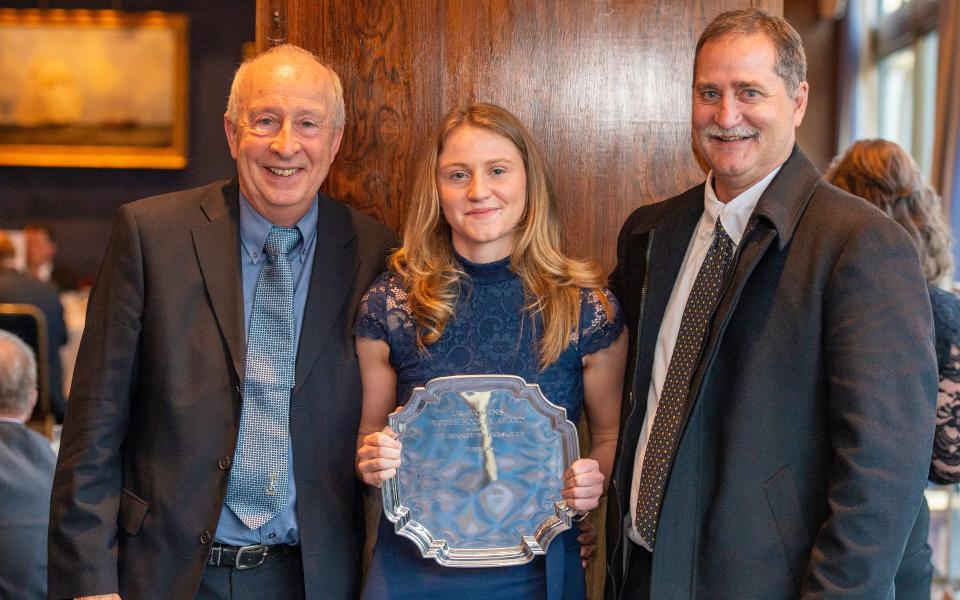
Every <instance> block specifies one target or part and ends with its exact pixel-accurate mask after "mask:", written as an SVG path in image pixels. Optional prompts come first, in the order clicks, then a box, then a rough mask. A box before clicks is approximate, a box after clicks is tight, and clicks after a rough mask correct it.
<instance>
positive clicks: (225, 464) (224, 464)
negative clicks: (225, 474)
mask: <svg viewBox="0 0 960 600" xmlns="http://www.w3.org/2000/svg"><path fill="white" fill-rule="evenodd" d="M217 465H219V466H220V470H221V471H226V470H227V469H229V468H230V457H229V456H221V457H220V460H218V461H217Z"/></svg>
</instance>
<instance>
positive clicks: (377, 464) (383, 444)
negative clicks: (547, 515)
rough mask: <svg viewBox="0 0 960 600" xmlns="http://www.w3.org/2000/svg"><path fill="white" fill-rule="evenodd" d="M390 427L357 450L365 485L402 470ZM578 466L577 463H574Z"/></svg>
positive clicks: (372, 483) (359, 471)
mask: <svg viewBox="0 0 960 600" xmlns="http://www.w3.org/2000/svg"><path fill="white" fill-rule="evenodd" d="M396 438H397V434H396V433H394V432H393V430H391V429H390V428H389V427H386V428H384V430H383V431H378V432H376V433H371V434H369V435H367V436H364V438H363V440H362V441H361V444H360V447H359V448H357V473H359V474H360V478H361V479H363V481H364V483H366V484H368V485H372V486H374V487H380V486H381V485H382V484H383V482H384V481H386V480H388V479H390V478H391V477H394V476H396V474H397V469H399V468H400V449H401V445H400V442H399V441H397V439H396ZM574 464H576V463H574Z"/></svg>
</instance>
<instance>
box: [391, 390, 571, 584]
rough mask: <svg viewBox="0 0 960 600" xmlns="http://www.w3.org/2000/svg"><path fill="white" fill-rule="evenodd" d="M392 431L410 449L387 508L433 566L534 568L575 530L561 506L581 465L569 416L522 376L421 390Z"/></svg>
mask: <svg viewBox="0 0 960 600" xmlns="http://www.w3.org/2000/svg"><path fill="white" fill-rule="evenodd" d="M389 421H390V427H391V429H393V430H394V431H395V432H397V434H398V436H399V438H398V439H399V440H400V441H401V442H402V444H403V450H402V453H401V466H400V469H399V470H398V472H397V476H396V477H394V478H392V479H389V480H387V481H385V482H384V484H383V509H384V514H385V515H386V517H387V519H389V520H390V521H391V522H392V523H393V524H394V529H395V530H396V532H397V533H398V534H400V535H402V536H405V537H407V538H410V539H411V540H413V541H414V543H416V545H417V547H418V548H419V550H420V553H421V554H422V555H423V557H424V558H433V559H434V560H436V561H437V562H438V563H440V564H441V565H445V566H450V567H499V566H507V565H519V564H523V563H526V562H529V561H530V560H532V559H533V557H534V556H536V555H538V554H544V553H545V552H546V550H547V545H548V544H549V543H550V540H552V539H553V538H554V536H556V535H557V534H558V533H560V532H562V531H565V530H567V529H569V528H570V526H571V518H572V517H573V516H574V514H575V511H573V510H572V509H570V508H568V507H567V506H566V504H565V503H564V502H563V501H562V498H561V497H560V490H561V489H562V488H563V472H564V471H565V470H566V468H567V467H568V466H569V465H570V464H571V463H572V462H573V461H575V460H577V458H578V457H579V447H578V444H577V430H576V427H574V425H573V423H571V422H570V421H568V420H567V411H566V410H565V409H564V408H563V407H560V406H557V405H555V404H553V403H551V402H550V401H549V400H547V399H546V397H544V395H543V393H542V392H541V391H540V386H538V385H529V384H527V382H526V381H524V380H523V378H521V377H515V376H513V375H457V376H453V377H439V378H436V379H431V380H430V381H428V382H427V384H426V385H425V386H424V387H418V388H416V389H414V390H413V394H412V395H411V397H410V401H409V402H407V404H406V405H405V406H404V407H403V409H402V410H400V411H399V412H396V413H394V414H392V415H390V419H389Z"/></svg>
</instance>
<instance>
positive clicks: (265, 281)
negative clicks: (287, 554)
mask: <svg viewBox="0 0 960 600" xmlns="http://www.w3.org/2000/svg"><path fill="white" fill-rule="evenodd" d="M299 241H300V230H299V229H296V228H292V227H291V228H283V227H273V228H272V229H271V230H270V233H269V234H268V235H267V243H266V245H265V246H264V252H265V253H266V255H267V259H266V264H264V265H263V268H262V269H260V276H259V278H258V279H257V289H256V292H254V297H253V306H252V310H251V312H250V332H249V334H248V335H247V365H246V373H245V374H244V378H243V407H242V411H241V416H240V432H239V434H238V436H237V449H236V452H235V454H234V461H233V468H232V469H231V471H230V483H229V485H228V487H227V506H229V507H230V509H231V510H232V511H233V512H234V513H235V514H236V515H237V516H238V517H239V518H240V520H241V521H243V523H244V524H245V525H246V526H247V527H249V528H250V529H256V528H258V527H260V526H261V525H263V524H264V523H266V522H267V521H269V520H270V519H272V518H273V517H275V516H277V515H278V514H280V512H281V511H282V510H283V509H284V508H285V507H286V505H287V485H288V481H287V479H288V470H289V465H288V462H289V460H288V457H289V453H290V390H292V389H293V376H294V375H293V374H294V340H293V335H294V331H295V329H294V322H293V270H292V269H291V267H290V258H289V257H288V256H287V254H289V253H290V251H291V250H292V249H293V247H294V246H296V245H297V243H298V242H299Z"/></svg>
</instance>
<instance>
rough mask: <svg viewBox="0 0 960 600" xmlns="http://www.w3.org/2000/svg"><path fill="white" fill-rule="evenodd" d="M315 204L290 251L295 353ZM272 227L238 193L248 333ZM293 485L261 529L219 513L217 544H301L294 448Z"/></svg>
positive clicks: (314, 233) (224, 511)
mask: <svg viewBox="0 0 960 600" xmlns="http://www.w3.org/2000/svg"><path fill="white" fill-rule="evenodd" d="M317 212H318V211H317V200H316V199H314V201H313V203H312V204H311V205H310V209H309V210H308V211H307V214H305V215H304V216H303V218H302V219H300V221H298V222H297V224H296V225H295V227H296V228H297V229H299V230H300V234H301V235H302V236H303V240H302V241H301V242H300V243H299V244H297V245H296V246H294V248H293V250H292V251H291V252H290V266H291V267H292V270H293V318H294V327H295V330H294V340H295V347H294V351H295V352H296V350H297V348H299V346H300V329H301V326H302V325H303V310H304V307H305V306H306V304H307V292H308V290H309V288H310V273H311V272H312V271H313V255H314V252H315V250H316V245H317V244H316V242H317ZM272 226H273V224H272V223H270V221H268V220H267V219H265V218H263V217H262V216H261V215H260V214H259V213H258V212H257V211H255V210H254V209H253V207H252V206H250V202H249V201H248V200H247V199H246V198H245V197H244V196H243V194H242V193H241V194H240V267H241V269H240V270H241V276H242V278H243V322H244V329H245V330H246V329H249V328H250V313H251V311H252V310H253V295H254V292H255V291H256V288H257V278H258V277H259V276H260V269H261V268H262V267H263V265H264V262H265V261H266V254H265V253H264V252H263V246H264V244H265V243H266V241H267V234H268V233H270V228H271V227H272ZM290 448H291V449H290V457H289V461H288V463H289V465H290V473H289V477H288V481H289V482H290V487H289V491H288V493H287V507H286V508H285V509H283V511H282V512H281V513H280V514H278V515H277V516H275V517H274V518H272V519H270V521H268V522H267V523H264V524H263V525H262V526H261V527H259V528H257V529H248V528H247V526H246V525H244V524H243V522H242V521H241V520H240V519H239V518H238V517H237V515H235V514H234V513H233V511H232V510H230V508H229V507H228V506H227V505H226V504H224V505H223V507H222V508H221V509H220V523H219V524H218V525H217V535H216V537H215V539H216V541H218V542H220V543H221V544H229V545H231V546H250V545H253V544H299V543H300V527H299V525H298V523H297V486H296V485H295V483H294V482H295V479H294V473H293V446H292V444H291V447H290Z"/></svg>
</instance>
